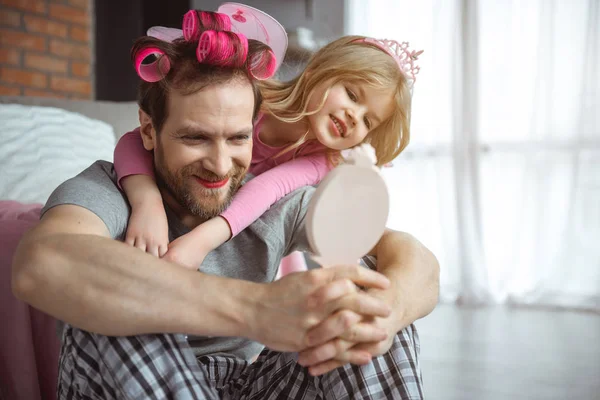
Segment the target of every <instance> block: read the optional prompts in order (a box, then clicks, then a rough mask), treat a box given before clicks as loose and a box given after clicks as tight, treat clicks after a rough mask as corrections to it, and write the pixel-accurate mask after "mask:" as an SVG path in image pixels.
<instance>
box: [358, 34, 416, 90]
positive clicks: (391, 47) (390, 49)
mask: <svg viewBox="0 0 600 400" xmlns="http://www.w3.org/2000/svg"><path fill="white" fill-rule="evenodd" d="M359 41H361V42H364V43H369V44H372V45H374V46H376V47H378V48H380V49H381V50H383V51H385V52H386V53H388V54H389V55H390V56H392V58H394V60H396V62H397V63H398V67H400V70H401V71H402V72H404V73H405V74H406V75H407V76H408V77H409V78H411V79H412V84H414V82H415V81H416V80H417V74H418V73H419V71H420V70H421V67H419V66H418V65H415V61H417V60H418V58H419V56H420V55H421V54H422V53H423V51H424V50H419V51H416V50H412V51H411V50H409V48H408V46H409V45H408V42H402V43H398V42H396V41H395V40H388V39H373V38H365V39H359Z"/></svg>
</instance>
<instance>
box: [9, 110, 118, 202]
mask: <svg viewBox="0 0 600 400" xmlns="http://www.w3.org/2000/svg"><path fill="white" fill-rule="evenodd" d="M115 144H116V143H115V134H114V132H113V128H112V126H110V125H109V124H107V123H104V122H102V121H98V120H94V119H90V118H88V117H85V116H83V115H81V114H77V113H73V112H69V111H65V110H62V109H60V108H52V107H37V106H24V105H20V104H0V199H1V200H18V201H21V202H24V203H31V202H35V203H44V202H46V200H47V199H48V196H50V194H51V193H52V191H53V190H54V189H55V188H56V187H57V186H58V185H59V184H60V183H62V182H64V181H65V180H67V179H69V178H72V177H73V176H75V175H77V174H78V173H79V172H81V171H82V170H83V169H85V168H86V167H88V166H89V165H90V164H92V163H93V162H94V161H96V160H108V161H112V159H113V151H114V148H115Z"/></svg>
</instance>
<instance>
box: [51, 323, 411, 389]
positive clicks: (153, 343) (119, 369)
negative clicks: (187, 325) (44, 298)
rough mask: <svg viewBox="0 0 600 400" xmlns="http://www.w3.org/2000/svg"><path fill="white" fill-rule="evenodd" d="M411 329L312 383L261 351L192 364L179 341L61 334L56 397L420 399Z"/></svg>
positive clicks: (288, 358) (280, 357)
mask: <svg viewBox="0 0 600 400" xmlns="http://www.w3.org/2000/svg"><path fill="white" fill-rule="evenodd" d="M419 350H420V349H419V338H418V334H417V331H416V329H415V327H414V326H412V325H411V326H409V327H408V328H406V329H404V330H403V331H401V332H400V333H398V335H397V336H396V337H395V338H394V342H393V345H392V347H391V349H390V351H389V352H387V353H386V354H384V355H382V356H380V357H377V358H375V359H373V361H372V362H371V363H370V364H368V365H366V366H361V367H359V366H355V365H346V366H344V367H341V368H338V369H336V370H334V371H332V372H330V373H328V374H325V375H322V376H319V377H312V376H310V375H309V374H308V371H307V369H306V368H304V367H302V366H300V365H298V364H297V363H296V358H297V354H295V353H279V352H275V351H270V350H268V349H265V350H264V351H263V352H262V353H261V354H260V356H259V357H258V359H257V361H255V362H254V363H252V364H250V363H248V362H246V361H243V360H240V359H236V358H231V357H226V356H220V355H219V356H217V355H215V356H202V357H199V358H198V359H196V358H195V356H194V354H193V351H192V349H191V348H190V346H189V344H188V342H187V340H186V337H185V336H184V335H166V334H165V335H139V336H128V337H109V336H102V335H97V334H93V333H89V332H86V331H82V330H80V329H77V328H73V327H71V326H69V325H66V326H65V329H64V331H63V347H62V351H61V357H60V373H59V383H58V398H59V399H61V400H64V399H260V400H268V399H273V400H275V399H336V400H337V399H422V398H423V391H422V380H421V371H420V366H419Z"/></svg>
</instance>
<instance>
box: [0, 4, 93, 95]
mask: <svg viewBox="0 0 600 400" xmlns="http://www.w3.org/2000/svg"><path fill="white" fill-rule="evenodd" d="M92 1H93V0H0V95H24V96H46V97H66V98H81V99H92V98H93V81H92V80H93V71H92V64H91V61H92V40H93V38H92V20H91V13H92V10H91V8H92V5H93V4H92Z"/></svg>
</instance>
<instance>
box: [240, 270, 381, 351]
mask: <svg viewBox="0 0 600 400" xmlns="http://www.w3.org/2000/svg"><path fill="white" fill-rule="evenodd" d="M356 285H360V286H362V287H365V288H370V289H380V290H382V289H386V288H387V287H388V286H389V281H388V279H387V278H386V277H385V276H383V275H382V274H380V273H378V272H375V271H371V270H368V269H366V268H363V267H360V266H358V265H353V266H338V267H331V268H323V269H317V270H312V271H306V272H298V273H293V274H290V275H287V276H285V277H283V278H282V279H280V280H278V281H275V282H273V283H270V284H267V285H263V286H262V290H261V291H260V292H259V293H258V296H257V297H255V298H254V299H255V304H252V305H249V306H250V311H251V316H250V318H249V322H248V325H249V334H248V337H249V338H251V339H254V340H256V341H258V342H260V343H263V344H264V345H265V346H267V347H268V348H270V349H272V350H276V351H303V350H305V349H307V348H313V347H315V346H320V345H322V344H324V343H326V342H327V341H329V340H330V339H331V337H328V336H325V333H327V332H331V331H333V332H337V331H338V330H340V327H341V331H340V333H342V332H344V331H346V330H347V329H348V328H349V327H351V326H354V325H356V324H357V323H358V322H359V321H360V319H361V318H362V317H365V316H369V317H383V318H385V317H387V316H388V315H389V314H390V312H391V309H390V307H389V306H388V305H387V304H386V302H385V301H382V300H380V299H378V298H376V297H375V296H372V295H370V294H368V293H367V292H364V291H358V290H357V289H356ZM317 326H319V327H320V331H317V332H316V333H314V332H313V334H310V335H309V332H310V331H311V329H312V328H315V327H317ZM320 332H324V334H321V333H320ZM360 335H361V338H362V339H364V340H365V341H370V342H372V341H377V340H380V339H381V338H382V337H383V335H382V333H381V332H380V331H379V329H371V328H370V327H366V328H365V329H364V330H362V331H361V333H360ZM350 361H351V362H359V361H361V360H355V359H353V358H352V356H351V357H350Z"/></svg>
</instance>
